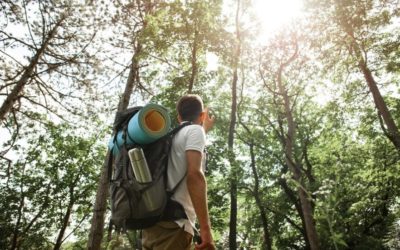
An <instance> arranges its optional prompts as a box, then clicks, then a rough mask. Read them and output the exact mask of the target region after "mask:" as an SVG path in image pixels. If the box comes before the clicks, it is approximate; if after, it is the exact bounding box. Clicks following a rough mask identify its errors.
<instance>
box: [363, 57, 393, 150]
mask: <svg viewBox="0 0 400 250" xmlns="http://www.w3.org/2000/svg"><path fill="white" fill-rule="evenodd" d="M359 68H360V69H361V71H362V73H363V74H364V78H365V80H366V81H367V84H368V88H369V91H371V94H372V97H373V99H374V103H375V106H376V108H377V109H378V112H379V115H381V117H382V119H383V121H384V122H385V125H386V129H387V131H384V132H385V135H386V136H387V137H388V138H389V140H390V141H391V142H392V143H393V145H394V146H395V147H396V149H397V151H399V152H400V133H399V129H398V127H397V126H396V123H395V122H394V120H393V117H392V115H391V113H390V111H389V109H388V107H387V105H386V103H385V100H384V99H383V97H382V95H381V92H380V91H379V88H378V86H377V84H376V82H375V79H374V77H373V75H372V73H371V71H370V70H369V68H368V67H367V66H366V65H365V62H364V60H361V61H360V63H359Z"/></svg>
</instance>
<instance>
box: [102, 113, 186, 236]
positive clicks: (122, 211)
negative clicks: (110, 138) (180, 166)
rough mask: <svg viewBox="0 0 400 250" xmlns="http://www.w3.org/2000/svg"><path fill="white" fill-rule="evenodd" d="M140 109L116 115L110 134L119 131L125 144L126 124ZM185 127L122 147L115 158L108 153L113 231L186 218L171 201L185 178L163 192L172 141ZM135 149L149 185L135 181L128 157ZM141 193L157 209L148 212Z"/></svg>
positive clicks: (175, 203) (179, 207)
mask: <svg viewBox="0 0 400 250" xmlns="http://www.w3.org/2000/svg"><path fill="white" fill-rule="evenodd" d="M140 109H141V107H134V108H130V109H127V110H126V111H123V112H119V113H118V114H117V117H116V120H115V124H114V132H115V134H116V133H117V132H119V131H122V134H123V138H124V139H125V140H124V141H127V140H126V139H127V138H126V137H127V136H128V134H127V133H126V131H127V127H128V122H129V120H130V119H131V118H132V117H133V116H134V115H135V114H136V113H137V112H138V111H139V110H140ZM186 125H190V123H184V124H181V125H179V126H178V127H176V128H175V129H173V130H171V131H170V132H169V133H167V134H166V135H165V136H163V137H161V138H159V139H157V140H156V141H155V142H152V143H150V144H146V145H139V144H129V145H126V144H125V145H122V146H120V147H119V148H118V149H119V154H118V155H116V156H113V154H112V153H111V152H110V154H109V155H110V156H109V157H110V159H109V163H108V174H109V178H110V179H109V180H110V197H111V220H110V226H112V225H114V226H115V228H116V230H117V231H120V230H121V229H122V230H124V231H125V230H127V229H144V228H148V227H151V226H153V225H155V224H156V223H157V222H158V221H161V220H176V219H181V218H187V216H186V214H185V211H184V209H183V207H182V205H181V204H179V203H178V202H176V201H173V200H171V196H172V194H173V193H174V192H175V190H176V189H177V188H178V186H179V184H180V183H181V182H182V180H183V179H184V177H185V176H186V174H185V175H183V177H182V179H181V180H180V181H179V182H178V184H177V185H176V186H175V187H174V188H173V189H172V190H171V191H167V166H168V156H169V152H170V149H171V145H172V138H173V136H174V135H175V134H176V133H177V132H178V131H179V130H180V129H181V128H183V127H184V126H186ZM114 143H115V142H114ZM138 147H140V148H141V149H142V150H143V152H144V155H145V158H146V161H147V164H148V166H149V170H150V172H151V176H152V181H151V182H148V183H144V184H143V183H139V182H138V181H137V180H136V179H135V176H134V173H133V170H132V166H131V162H130V160H129V156H128V151H129V150H130V149H133V148H138ZM145 192H146V193H147V195H149V193H150V194H151V195H152V196H151V199H154V201H156V203H157V204H158V205H157V209H155V210H152V211H148V209H147V208H146V206H145V204H144V203H145V202H144V199H143V197H144V194H145ZM146 198H148V196H147V197H146Z"/></svg>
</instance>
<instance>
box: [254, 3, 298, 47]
mask: <svg viewBox="0 0 400 250" xmlns="http://www.w3.org/2000/svg"><path fill="white" fill-rule="evenodd" d="M302 7H303V4H302V1H301V0H254V8H255V12H256V15H257V18H258V19H259V20H260V23H261V26H262V28H261V29H262V34H261V36H262V39H263V38H267V37H269V36H270V35H271V33H273V32H274V31H276V30H277V29H279V28H281V27H282V26H283V25H285V24H288V23H290V21H292V20H293V19H294V18H296V17H299V16H300V15H301V13H302Z"/></svg>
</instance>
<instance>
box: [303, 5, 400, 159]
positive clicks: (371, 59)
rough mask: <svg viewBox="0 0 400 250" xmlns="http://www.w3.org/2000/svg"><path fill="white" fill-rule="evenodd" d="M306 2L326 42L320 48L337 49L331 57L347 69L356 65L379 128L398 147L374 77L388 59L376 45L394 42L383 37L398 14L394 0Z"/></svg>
mask: <svg viewBox="0 0 400 250" xmlns="http://www.w3.org/2000/svg"><path fill="white" fill-rule="evenodd" d="M308 4H309V10H310V12H311V13H312V18H315V19H316V20H318V23H319V25H318V26H316V29H317V30H318V31H317V32H319V33H320V34H323V35H322V37H321V35H320V36H318V37H320V38H322V39H323V41H328V42H329V43H328V44H329V46H330V47H329V48H328V49H326V47H327V46H326V45H325V46H323V48H322V50H328V51H329V50H332V49H334V50H335V51H337V52H335V54H337V57H334V58H333V60H335V61H336V63H338V62H343V64H342V65H343V66H344V67H347V68H348V69H353V68H358V69H359V71H360V72H361V73H362V75H363V77H364V80H365V82H366V83H367V86H368V89H369V91H370V92H371V95H372V98H373V101H374V104H375V107H376V109H377V111H378V117H377V118H378V120H379V121H380V124H381V128H382V131H383V133H384V134H385V136H386V137H387V138H388V139H389V140H390V141H391V142H392V144H393V145H394V146H395V148H397V150H398V151H399V150H400V132H399V129H398V127H397V125H396V122H395V120H394V118H393V115H392V112H391V111H390V109H389V107H388V105H387V103H386V101H385V99H384V98H383V96H382V94H381V90H380V89H379V87H378V83H377V80H376V78H377V76H378V75H379V74H380V72H382V70H380V68H382V63H385V64H387V65H390V63H391V62H386V61H385V60H382V62H380V60H381V59H384V58H385V56H384V55H383V54H382V51H385V50H382V49H380V48H382V47H383V46H385V47H387V48H391V47H393V44H397V42H393V40H392V39H388V38H387V37H390V32H391V30H390V26H391V25H392V23H393V22H394V20H395V17H396V16H398V15H399V13H398V8H397V7H396V6H397V5H398V3H397V1H375V0H368V1H358V2H351V1H342V0H337V1H336V0H334V1H330V0H329V1H308ZM384 30H388V31H384ZM321 31H322V32H321ZM324 47H325V48H324ZM326 53H327V52H324V54H326ZM328 53H329V52H328ZM385 53H388V54H389V53H390V51H389V52H388V51H386V52H385ZM335 61H334V62H333V63H335ZM386 68H387V67H386ZM382 73H384V72H382Z"/></svg>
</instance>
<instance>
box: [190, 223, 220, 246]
mask: <svg viewBox="0 0 400 250" xmlns="http://www.w3.org/2000/svg"><path fill="white" fill-rule="evenodd" d="M200 236H201V243H200V244H196V245H195V248H194V249H195V250H200V249H205V250H215V249H216V248H215V245H214V241H213V238H212V235H211V231H210V228H208V229H206V230H201V229H200Z"/></svg>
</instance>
